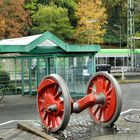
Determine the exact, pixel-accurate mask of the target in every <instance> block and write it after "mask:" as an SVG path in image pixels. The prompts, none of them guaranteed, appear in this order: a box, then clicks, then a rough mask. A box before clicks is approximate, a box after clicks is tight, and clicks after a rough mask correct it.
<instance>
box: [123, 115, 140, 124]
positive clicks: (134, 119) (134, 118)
mask: <svg viewBox="0 0 140 140" xmlns="http://www.w3.org/2000/svg"><path fill="white" fill-rule="evenodd" d="M124 119H125V120H126V121H128V122H134V123H140V114H132V115H127V116H125V117H124Z"/></svg>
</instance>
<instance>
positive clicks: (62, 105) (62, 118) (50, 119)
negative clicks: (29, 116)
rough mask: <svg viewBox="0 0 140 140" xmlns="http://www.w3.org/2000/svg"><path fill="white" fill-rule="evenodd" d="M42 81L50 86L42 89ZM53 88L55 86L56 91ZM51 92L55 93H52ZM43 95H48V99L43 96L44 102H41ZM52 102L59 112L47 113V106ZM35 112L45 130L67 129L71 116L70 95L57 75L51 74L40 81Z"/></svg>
mask: <svg viewBox="0 0 140 140" xmlns="http://www.w3.org/2000/svg"><path fill="white" fill-rule="evenodd" d="M44 81H49V82H50V85H47V86H44V87H43V86H42V83H43V82H44ZM51 82H52V83H51ZM54 86H56V88H57V89H56V88H53V87H54ZM51 87H52V88H51ZM47 90H50V91H51V92H49V93H48V91H47ZM52 90H54V91H55V92H56V91H57V92H56V93H54V92H52ZM52 93H53V94H52ZM43 94H44V95H45V94H46V95H47V94H48V95H49V97H47V96H46V95H45V96H46V97H45V99H46V101H45V99H44V102H42V101H41V100H42V99H43V98H44V96H43ZM51 94H52V95H51ZM54 98H55V99H54ZM52 102H53V104H56V105H57V106H58V108H59V109H58V110H59V111H57V112H49V111H48V110H47V104H49V103H52ZM37 110H38V114H39V117H40V120H41V121H42V123H43V125H44V126H45V127H46V128H47V130H49V131H51V132H57V131H59V130H64V129H65V128H66V127H67V125H68V122H69V119H70V115H71V103H70V95H69V90H68V87H67V85H66V83H65V81H64V80H63V78H62V77H61V76H59V75H58V74H51V75H49V76H47V77H44V78H43V79H42V81H41V83H40V85H39V88H38V94H37ZM42 111H43V113H42Z"/></svg>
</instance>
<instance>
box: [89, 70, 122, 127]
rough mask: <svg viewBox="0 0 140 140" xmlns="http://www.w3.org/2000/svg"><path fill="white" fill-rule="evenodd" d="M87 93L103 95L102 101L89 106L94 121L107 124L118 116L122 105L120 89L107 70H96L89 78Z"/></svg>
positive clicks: (111, 122)
mask: <svg viewBox="0 0 140 140" xmlns="http://www.w3.org/2000/svg"><path fill="white" fill-rule="evenodd" d="M87 94H94V95H95V96H97V95H103V96H104V97H105V101H104V103H97V104H95V105H93V106H91V107H89V114H90V116H91V118H92V119H93V120H94V122H95V123H97V124H100V125H103V126H108V125H111V124H113V123H114V122H115V121H116V120H117V119H118V117H119V115H120V112H121V107H122V98H121V90H120V87H119V84H118V82H117V81H116V79H115V78H114V77H113V76H112V75H110V74H109V73H107V72H97V73H96V74H95V75H93V77H91V79H90V80H89V83H88V87H87Z"/></svg>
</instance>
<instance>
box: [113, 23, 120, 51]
mask: <svg viewBox="0 0 140 140" xmlns="http://www.w3.org/2000/svg"><path fill="white" fill-rule="evenodd" d="M114 26H115V27H118V28H119V30H120V49H121V48H122V28H121V25H116V24H114Z"/></svg>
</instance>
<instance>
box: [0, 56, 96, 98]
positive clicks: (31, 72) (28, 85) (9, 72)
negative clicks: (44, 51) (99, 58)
mask: <svg viewBox="0 0 140 140" xmlns="http://www.w3.org/2000/svg"><path fill="white" fill-rule="evenodd" d="M88 60H89V57H87V56H81V57H47V56H42V57H34V56H32V57H24V56H22V57H15V58H14V57H12V58H0V85H4V88H5V93H6V94H22V95H24V94H29V95H33V94H36V91H37V87H38V85H39V83H40V81H41V79H42V78H43V77H44V76H46V75H48V74H49V73H58V74H60V75H61V76H62V77H63V78H64V80H65V81H66V83H67V85H68V87H69V90H70V93H71V94H72V95H73V96H82V95H83V94H84V93H85V92H86V85H87V81H88V80H89V78H90V73H88V68H87V66H88ZM94 62H95V60H94V59H92V64H94ZM91 68H92V71H94V69H95V67H93V66H91Z"/></svg>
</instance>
